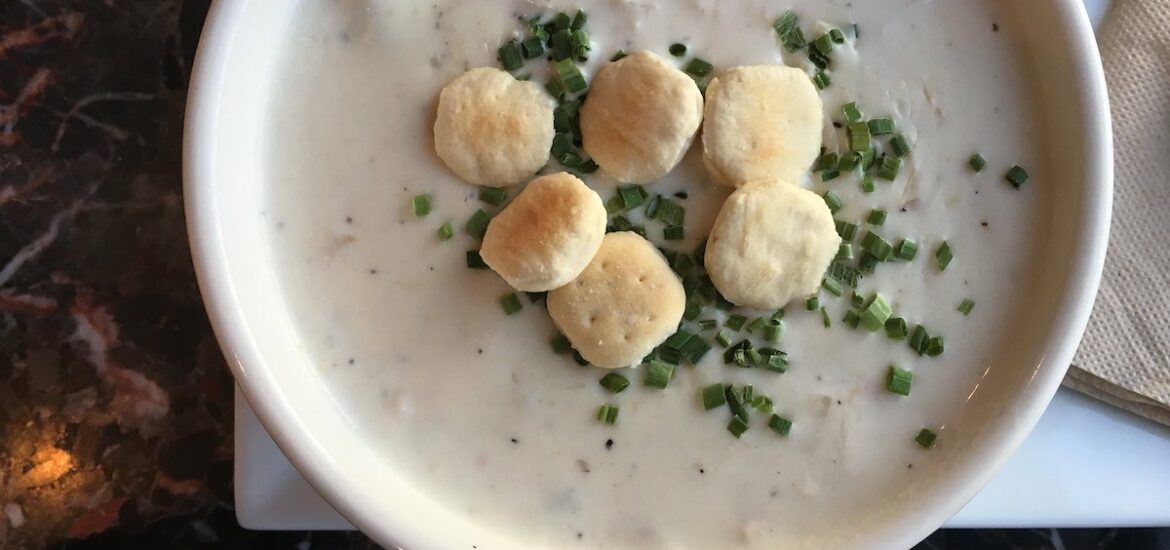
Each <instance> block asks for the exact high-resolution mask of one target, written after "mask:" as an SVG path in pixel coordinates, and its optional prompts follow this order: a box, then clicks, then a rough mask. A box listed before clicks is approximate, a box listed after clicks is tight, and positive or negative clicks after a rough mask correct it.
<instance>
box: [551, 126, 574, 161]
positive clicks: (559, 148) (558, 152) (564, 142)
mask: <svg viewBox="0 0 1170 550" xmlns="http://www.w3.org/2000/svg"><path fill="white" fill-rule="evenodd" d="M549 152H550V153H552V156H553V157H556V158H558V159H559V158H561V157H563V156H565V155H567V154H570V153H572V152H573V134H570V133H568V132H559V133H556V134H553V140H552V147H549Z"/></svg>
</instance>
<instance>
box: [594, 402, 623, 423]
mask: <svg viewBox="0 0 1170 550" xmlns="http://www.w3.org/2000/svg"><path fill="white" fill-rule="evenodd" d="M617 417H618V407H617V406H616V405H602V406H601V408H600V409H598V410H597V420H598V421H600V422H602V423H604V424H613V423H616V422H617Z"/></svg>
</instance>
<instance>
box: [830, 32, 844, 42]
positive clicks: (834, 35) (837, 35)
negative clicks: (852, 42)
mask: <svg viewBox="0 0 1170 550" xmlns="http://www.w3.org/2000/svg"><path fill="white" fill-rule="evenodd" d="M829 38H831V39H832V40H833V43H834V44H844V43H845V33H844V32H841V29H829Z"/></svg>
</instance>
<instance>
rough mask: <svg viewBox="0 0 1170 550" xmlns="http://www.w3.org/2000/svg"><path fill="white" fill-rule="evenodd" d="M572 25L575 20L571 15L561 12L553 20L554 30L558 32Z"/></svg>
mask: <svg viewBox="0 0 1170 550" xmlns="http://www.w3.org/2000/svg"><path fill="white" fill-rule="evenodd" d="M572 24H573V18H572V17H569V14H567V13H564V12H559V13H557V14H556V15H555V16H553V20H552V28H553V30H557V31H559V30H564V29H567V28H569V26H570V25H572Z"/></svg>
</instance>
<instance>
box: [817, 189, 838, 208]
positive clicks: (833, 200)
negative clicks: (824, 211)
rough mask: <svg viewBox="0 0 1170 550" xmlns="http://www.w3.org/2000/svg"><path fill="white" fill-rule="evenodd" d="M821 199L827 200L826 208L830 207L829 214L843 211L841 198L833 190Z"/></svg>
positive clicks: (826, 192)
mask: <svg viewBox="0 0 1170 550" xmlns="http://www.w3.org/2000/svg"><path fill="white" fill-rule="evenodd" d="M821 197H822V198H824V199H825V206H828V207H829V212H831V213H834V214H836V213H837V211H838V210H840V209H841V197H838V196H837V194H836V193H834V192H833V191H832V190H829V191H825V194H824V195H821Z"/></svg>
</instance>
